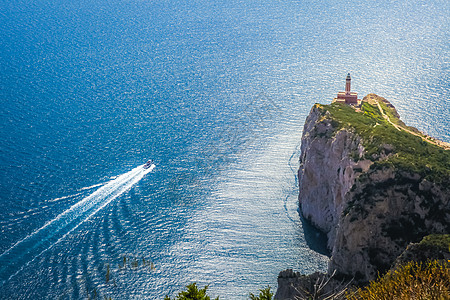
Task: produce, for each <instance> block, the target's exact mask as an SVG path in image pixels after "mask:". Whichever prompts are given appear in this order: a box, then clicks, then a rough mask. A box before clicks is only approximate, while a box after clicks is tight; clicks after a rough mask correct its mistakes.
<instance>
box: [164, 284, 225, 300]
mask: <svg viewBox="0 0 450 300" xmlns="http://www.w3.org/2000/svg"><path fill="white" fill-rule="evenodd" d="M186 289H187V290H186V291H181V292H179V293H178V296H177V297H176V298H174V299H173V300H211V298H210V297H209V296H208V295H206V290H207V289H208V286H205V287H204V288H202V289H200V290H199V289H198V287H197V284H196V283H195V282H194V283H191V284H189V285H188V286H186ZM164 300H172V299H171V298H170V297H169V296H166V297H165V298H164ZM215 300H219V297H217V298H216V299H215Z"/></svg>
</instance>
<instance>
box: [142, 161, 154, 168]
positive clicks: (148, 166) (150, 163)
mask: <svg viewBox="0 0 450 300" xmlns="http://www.w3.org/2000/svg"><path fill="white" fill-rule="evenodd" d="M152 165H153V160H151V159H150V160H149V161H147V162H146V163H145V165H144V169H148V168H150V167H151V166H152Z"/></svg>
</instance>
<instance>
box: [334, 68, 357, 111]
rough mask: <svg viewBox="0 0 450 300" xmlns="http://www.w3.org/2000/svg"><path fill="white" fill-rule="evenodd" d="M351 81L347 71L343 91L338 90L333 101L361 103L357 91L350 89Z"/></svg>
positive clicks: (350, 103) (352, 103)
mask: <svg viewBox="0 0 450 300" xmlns="http://www.w3.org/2000/svg"><path fill="white" fill-rule="evenodd" d="M351 82H352V78H351V77H350V73H348V74H347V78H346V79H345V92H338V94H337V98H334V100H333V102H340V103H345V104H349V105H359V104H360V103H361V99H358V93H356V92H352V91H351Z"/></svg>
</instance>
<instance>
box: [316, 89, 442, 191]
mask: <svg viewBox="0 0 450 300" xmlns="http://www.w3.org/2000/svg"><path fill="white" fill-rule="evenodd" d="M377 103H378V104H379V105H377ZM316 106H317V107H318V108H319V109H320V110H321V111H322V112H323V113H324V114H325V113H327V117H331V118H332V120H333V121H334V124H333V127H336V128H337V129H338V130H339V129H341V128H344V127H345V128H350V129H353V130H354V131H355V133H357V134H358V135H359V136H361V137H362V140H363V146H364V148H365V150H366V151H365V157H363V159H371V160H372V161H374V165H373V166H372V168H378V167H382V166H384V165H390V166H393V167H396V168H398V169H402V170H405V171H409V172H412V173H417V174H419V175H420V176H421V177H424V178H427V179H430V180H432V181H435V182H449V181H450V180H449V179H450V151H449V147H448V144H445V143H442V142H440V141H437V140H435V139H433V138H431V137H429V136H427V135H424V134H422V133H420V132H419V131H418V130H417V129H416V128H414V127H409V126H406V125H405V124H404V123H403V122H402V121H401V120H400V117H399V115H398V113H397V111H396V110H395V108H394V107H393V106H392V105H391V104H390V103H389V102H388V101H387V100H385V99H384V98H381V97H378V96H376V95H374V94H370V95H368V96H366V97H364V99H363V101H362V104H361V107H360V108H357V109H355V108H353V107H351V106H349V105H345V104H341V103H332V104H330V105H321V104H316ZM380 108H381V110H380ZM381 156H387V157H386V159H381V160H380V159H379V158H380V157H381Z"/></svg>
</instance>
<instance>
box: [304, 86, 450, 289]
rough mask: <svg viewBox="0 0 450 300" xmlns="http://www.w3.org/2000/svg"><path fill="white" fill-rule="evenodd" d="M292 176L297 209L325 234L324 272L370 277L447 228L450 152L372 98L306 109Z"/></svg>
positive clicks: (386, 104) (449, 221) (449, 222)
mask: <svg viewBox="0 0 450 300" xmlns="http://www.w3.org/2000/svg"><path fill="white" fill-rule="evenodd" d="M298 175H299V190H300V194H299V201H300V209H301V213H302V214H303V216H304V217H305V218H306V219H308V220H310V221H311V223H312V224H314V225H315V226H317V227H318V228H319V229H321V230H322V231H324V232H325V233H327V236H328V247H329V249H330V250H331V253H332V256H331V260H330V264H329V273H331V272H333V271H334V270H336V271H337V273H338V274H341V275H343V276H344V277H349V278H355V279H356V280H357V281H360V282H365V281H368V280H372V279H374V278H375V277H376V275H377V273H378V272H381V273H382V272H384V271H386V270H387V269H389V268H390V266H391V265H392V264H393V262H394V261H395V259H396V258H397V256H399V255H400V254H401V253H402V252H403V251H404V250H405V248H406V247H407V245H408V244H409V243H412V242H418V241H420V240H421V239H422V238H423V237H424V236H425V235H427V234H431V233H449V232H450V151H449V150H446V149H445V148H443V147H441V146H439V145H438V143H436V141H435V140H433V139H430V138H429V137H427V136H425V135H422V134H421V133H420V132H418V131H417V130H416V129H415V128H412V127H407V126H406V125H405V124H404V123H403V122H401V121H400V120H399V118H398V114H397V112H396V111H395V108H394V107H393V106H392V105H391V104H390V103H389V102H388V101H387V100H385V99H383V98H381V97H378V96H376V95H373V94H371V95H368V96H366V97H365V98H364V99H363V104H362V106H361V107H360V108H354V107H350V106H347V105H345V104H338V103H333V104H331V105H319V104H316V105H315V106H314V107H313V108H312V110H311V112H310V114H309V116H308V117H307V119H306V123H305V126H304V130H303V137H302V146H301V157H300V169H299V173H298Z"/></svg>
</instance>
